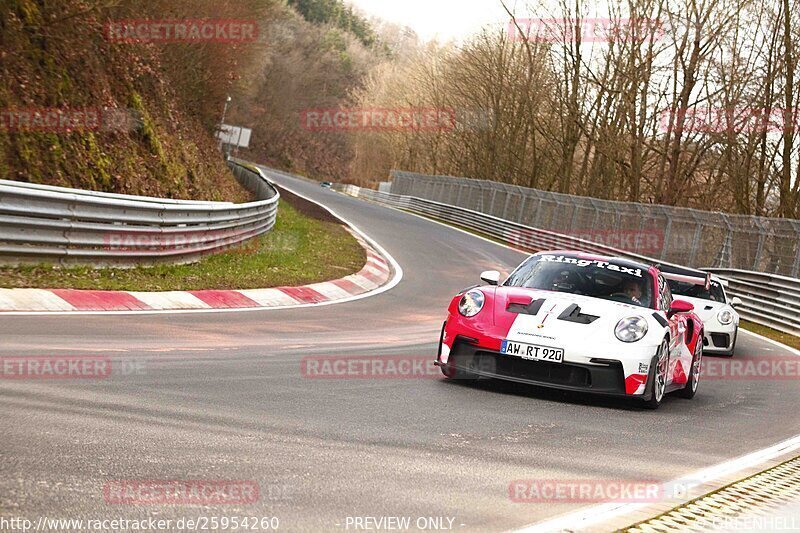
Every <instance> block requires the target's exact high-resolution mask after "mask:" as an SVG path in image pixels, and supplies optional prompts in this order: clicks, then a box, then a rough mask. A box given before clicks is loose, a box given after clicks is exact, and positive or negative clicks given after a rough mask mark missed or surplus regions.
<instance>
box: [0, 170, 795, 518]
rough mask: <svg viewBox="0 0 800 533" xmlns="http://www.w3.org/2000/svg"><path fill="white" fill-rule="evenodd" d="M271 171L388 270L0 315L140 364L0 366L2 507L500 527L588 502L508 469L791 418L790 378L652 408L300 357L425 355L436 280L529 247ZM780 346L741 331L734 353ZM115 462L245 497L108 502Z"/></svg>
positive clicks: (732, 446)
mask: <svg viewBox="0 0 800 533" xmlns="http://www.w3.org/2000/svg"><path fill="white" fill-rule="evenodd" d="M276 181H278V182H279V183H280V184H282V185H285V186H288V187H289V188H291V189H293V190H295V191H297V192H300V193H302V194H304V195H307V196H309V197H312V198H314V199H316V200H318V201H320V202H322V203H324V204H325V205H328V206H329V207H331V208H332V209H334V210H335V211H336V212H337V213H338V214H339V215H341V216H343V217H344V218H346V219H347V220H349V221H350V222H352V223H353V224H355V225H356V226H358V227H359V228H360V229H361V230H363V231H364V232H365V233H366V234H368V235H369V236H370V237H372V238H373V239H375V240H376V241H377V242H378V243H379V244H381V245H382V246H383V247H384V248H385V249H386V250H387V251H388V252H389V253H390V254H391V255H392V256H393V257H394V258H395V259H396V260H397V262H398V263H399V264H400V265H401V266H402V268H403V270H404V277H403V279H402V281H401V282H400V284H399V285H398V286H397V287H395V288H394V289H392V290H390V291H388V292H385V293H383V294H380V295H377V296H374V297H370V298H366V299H363V300H359V301H355V302H350V303H345V304H340V305H333V306H327V307H319V308H305V309H294V310H283V311H263V312H262V311H257V312H244V313H237V312H232V313H192V314H177V315H170V314H155V315H109V316H94V315H92V316H51V317H46V316H6V317H0V339H2V341H1V342H0V356H3V357H10V356H50V355H97V356H111V357H112V358H114V359H115V360H117V359H118V360H120V361H122V362H128V363H130V364H129V367H130V368H135V369H137V370H136V371H132V372H130V373H128V374H115V375H112V376H110V377H108V378H107V379H91V380H74V379H71V380H47V381H45V380H9V379H5V380H0V398H1V399H2V400H1V401H2V416H0V516H7V517H8V516H24V517H27V518H29V519H31V520H34V521H35V520H36V519H37V518H38V517H40V516H47V517H50V518H55V517H61V518H87V519H88V518H96V519H103V518H116V517H127V518H143V517H147V516H148V515H156V516H158V517H159V518H171V519H178V518H181V517H198V516H209V517H210V516H218V517H223V516H228V517H230V516H234V515H238V516H256V517H270V516H276V517H278V518H279V519H280V529H281V530H288V531H301V530H302V531H320V530H322V531H342V530H345V526H346V525H347V517H348V516H350V517H355V516H361V517H363V516H374V517H379V516H408V517H412V519H413V520H416V519H417V517H446V518H453V519H454V521H453V522H452V527H453V529H456V530H462V531H502V530H507V529H513V528H517V527H521V526H524V525H528V524H531V523H534V522H537V521H539V520H543V519H547V518H551V517H554V516H557V515H560V514H563V513H566V512H570V511H572V510H576V509H578V508H580V507H581V505H580V504H560V505H552V504H535V503H513V502H512V501H510V499H509V497H508V486H509V483H510V482H511V481H513V480H518V479H554V478H559V479H584V478H593V479H629V480H650V479H654V480H664V481H666V480H670V479H673V478H677V477H679V476H682V475H687V474H690V473H691V472H693V471H696V470H698V469H701V468H705V467H710V466H713V465H715V464H718V463H720V462H723V461H726V460H729V459H732V458H735V457H738V456H741V455H743V454H745V453H747V452H751V451H755V450H758V449H761V448H765V447H767V446H770V445H772V444H775V443H777V442H779V441H782V440H785V439H788V438H790V437H793V436H795V435H798V434H800V412H799V411H798V400H797V399H798V393H799V392H800V385H798V380H796V379H795V380H758V381H755V380H754V381H733V380H716V381H705V382H701V384H700V392H699V393H698V396H697V398H696V399H695V400H692V401H689V400H682V399H679V398H672V397H668V399H667V400H666V401H665V404H664V405H663V406H662V408H661V409H660V410H659V411H656V412H651V411H646V410H642V409H640V408H639V407H637V406H636V405H635V404H630V403H626V402H623V401H618V400H607V399H599V398H596V397H591V396H585V395H578V394H567V393H561V392H552V391H547V390H539V389H534V388H530V387H524V386H517V385H509V384H503V383H497V382H482V383H479V384H477V385H465V384H459V383H449V382H445V381H442V380H441V379H438V378H427V379H357V380H336V379H310V378H308V377H304V376H303V375H302V373H301V359H302V358H303V357H306V356H317V355H332V356H350V355H365V354H374V355H408V356H420V355H425V356H430V357H431V358H432V357H433V356H434V354H435V349H436V342H437V340H438V335H439V330H440V328H441V324H442V320H443V319H444V316H445V308H446V306H447V303H448V302H449V299H450V298H451V297H452V296H453V295H454V294H455V293H456V292H457V291H458V290H460V289H462V288H464V287H466V286H469V285H473V284H475V283H477V282H478V281H479V280H478V274H479V273H480V272H481V271H482V270H487V269H492V268H497V269H499V270H501V271H505V272H509V271H510V269H511V268H512V267H513V266H515V265H516V264H517V263H518V262H519V261H520V260H521V259H522V258H523V255H522V254H520V253H518V252H515V251H512V250H509V249H507V248H504V247H502V246H499V245H496V244H493V243H490V242H487V241H485V240H482V239H480V238H477V237H473V236H470V235H467V234H465V233H463V232H460V231H458V230H455V229H452V228H448V227H446V226H442V225H439V224H436V223H434V222H430V221H427V220H425V219H422V218H419V217H416V216H413V215H410V214H405V213H402V212H399V211H394V210H391V209H386V208H382V207H379V206H375V205H372V204H368V203H365V202H362V201H359V200H356V199H353V198H349V197H346V196H344V195H340V194H337V193H335V192H332V191H329V190H326V189H322V188H321V187H319V186H318V185H317V184H314V183H310V182H306V181H301V180H297V179H290V178H286V177H280V178H276ZM775 355H780V350H779V349H778V348H776V347H775V346H774V345H771V344H767V343H765V342H763V341H760V340H758V339H756V338H754V337H751V336H748V335H741V336H740V339H739V345H738V354H737V357H738V358H740V359H753V358H761V357H770V356H775ZM128 479H151V480H252V481H255V482H256V483H258V484H259V487H260V488H261V495H260V498H259V500H258V502H257V503H255V504H249V505H216V506H215V505H206V506H186V505H170V506H144V505H120V504H109V503H107V502H106V500H105V499H104V496H103V487H104V485H105V484H106V483H107V482H108V481H109V480H128ZM273 487H277V488H275V489H274V490H273ZM584 505H585V504H584ZM444 524H445V525H447V524H448V521H447V520H445V521H444ZM350 530H353V528H352V526H351V527H350Z"/></svg>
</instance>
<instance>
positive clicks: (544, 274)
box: [504, 255, 653, 307]
mask: <svg viewBox="0 0 800 533" xmlns="http://www.w3.org/2000/svg"><path fill="white" fill-rule="evenodd" d="M504 285H505V286H507V287H525V288H528V289H541V290H546V291H556V292H566V293H569V294H579V295H583V296H591V297H593V298H601V299H603V300H611V301H615V302H620V303H626V304H631V305H638V306H641V307H651V304H652V302H653V282H652V277H651V275H650V273H649V272H647V271H646V270H643V269H641V268H637V267H629V266H625V265H621V264H615V263H613V262H608V261H594V260H589V259H580V258H576V257H568V256H567V257H565V256H552V255H541V256H533V257H531V258H530V259H528V260H527V261H525V262H524V263H523V264H522V265H521V266H520V267H519V268H518V269H517V270H516V271H515V272H514V273H513V274H511V276H510V277H509V278H508V280H507V281H506V282H505V284H504Z"/></svg>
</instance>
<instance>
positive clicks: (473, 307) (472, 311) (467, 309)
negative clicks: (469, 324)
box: [458, 291, 486, 317]
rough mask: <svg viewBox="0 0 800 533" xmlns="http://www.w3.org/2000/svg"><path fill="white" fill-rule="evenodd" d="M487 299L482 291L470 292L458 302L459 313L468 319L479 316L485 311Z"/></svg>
mask: <svg viewBox="0 0 800 533" xmlns="http://www.w3.org/2000/svg"><path fill="white" fill-rule="evenodd" d="M485 301H486V297H485V296H484V295H483V293H482V292H481V291H469V292H467V293H465V294H464V296H462V297H461V301H460V302H458V312H459V313H461V314H462V315H464V316H466V317H471V316H475V315H477V314H478V313H479V312H480V311H481V309H483V303H484V302H485Z"/></svg>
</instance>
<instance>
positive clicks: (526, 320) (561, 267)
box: [436, 251, 703, 409]
mask: <svg viewBox="0 0 800 533" xmlns="http://www.w3.org/2000/svg"><path fill="white" fill-rule="evenodd" d="M481 279H482V280H483V281H484V283H485V285H482V286H476V287H474V288H470V289H467V290H465V291H463V292H462V293H460V294H458V295H457V296H456V297H455V298H453V300H452V301H451V303H450V306H449V309H448V317H447V321H446V322H445V324H444V326H443V328H442V335H441V339H440V343H439V353H438V355H437V359H436V364H437V365H438V366H439V367H441V370H442V372H443V373H444V375H445V376H446V377H448V378H451V379H468V380H469V379H477V378H481V377H488V378H497V379H502V380H508V381H516V382H521V383H528V384H532V385H538V386H543V387H551V388H558V389H566V390H574V391H585V392H592V393H598V394H604V395H613V396H620V397H627V398H633V399H638V400H641V401H642V402H643V403H644V405H645V406H647V407H649V408H652V409H655V408H658V407H659V405H660V404H661V402H662V400H663V399H664V396H665V395H666V394H667V393H670V392H677V393H678V394H680V395H681V396H683V397H685V398H692V397H694V395H695V393H696V392H697V387H698V384H699V380H700V377H701V368H702V357H703V341H702V339H703V322H702V320H700V318H699V317H698V316H697V315H696V314H694V312H693V306H692V304H690V303H689V302H686V301H684V300H674V299H673V297H672V293H671V291H670V288H669V285H668V283H667V281H666V279H665V277H664V276H663V275H662V274H661V272H660V271H659V269H658V267H656V266H650V265H645V264H641V263H635V262H632V261H627V260H624V259H618V258H613V257H601V256H597V255H592V254H585V253H581V252H572V251H555V252H541V253H537V254H534V255H532V256H530V257H529V258H528V259H526V260H525V261H524V262H523V263H522V264H521V265H520V266H519V267H517V269H516V270H514V272H513V273H512V274H511V275H510V276H509V277H508V279H506V280H505V281H504V282H503V283H500V273H499V272H497V271H488V272H484V273H483V274H481Z"/></svg>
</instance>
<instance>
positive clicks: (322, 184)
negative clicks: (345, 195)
mask: <svg viewBox="0 0 800 533" xmlns="http://www.w3.org/2000/svg"><path fill="white" fill-rule="evenodd" d="M319 185H320V187H322V188H324V189H330V188H331V187H333V183H331V182H330V181H322V182H320V184H319Z"/></svg>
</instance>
